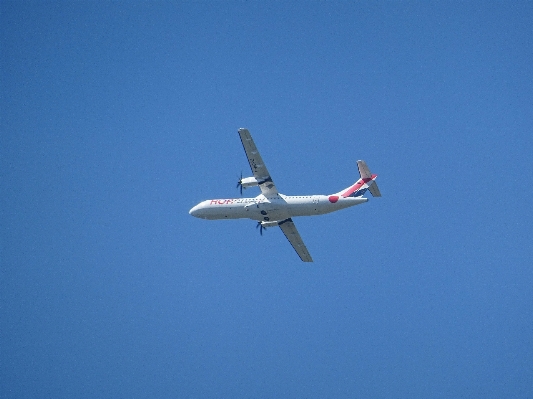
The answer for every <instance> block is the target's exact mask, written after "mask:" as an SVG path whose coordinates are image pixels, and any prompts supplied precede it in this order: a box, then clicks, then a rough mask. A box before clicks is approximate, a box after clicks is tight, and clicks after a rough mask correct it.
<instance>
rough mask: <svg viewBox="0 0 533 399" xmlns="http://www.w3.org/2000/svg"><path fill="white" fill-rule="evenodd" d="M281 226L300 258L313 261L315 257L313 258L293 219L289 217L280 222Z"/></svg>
mask: <svg viewBox="0 0 533 399" xmlns="http://www.w3.org/2000/svg"><path fill="white" fill-rule="evenodd" d="M279 227H280V228H281V231H283V234H285V237H287V240H289V242H290V243H291V245H292V247H293V248H294V250H295V251H296V253H297V254H298V256H299V257H300V259H301V260H303V261H304V262H312V261H313V258H311V255H310V254H309V251H308V250H307V247H306V246H305V244H304V242H303V240H302V237H300V233H298V230H297V229H296V225H295V224H294V222H293V221H292V219H291V218H288V219H285V220H284V221H282V222H280V223H279Z"/></svg>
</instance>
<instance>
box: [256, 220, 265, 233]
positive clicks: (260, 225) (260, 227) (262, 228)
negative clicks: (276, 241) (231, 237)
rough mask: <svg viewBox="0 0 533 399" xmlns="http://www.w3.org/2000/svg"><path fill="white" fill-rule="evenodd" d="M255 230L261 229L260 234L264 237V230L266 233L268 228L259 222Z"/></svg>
mask: <svg viewBox="0 0 533 399" xmlns="http://www.w3.org/2000/svg"><path fill="white" fill-rule="evenodd" d="M255 228H256V229H257V228H259V234H261V235H263V230H265V231H266V227H265V226H263V223H261V222H257V225H256V226H255Z"/></svg>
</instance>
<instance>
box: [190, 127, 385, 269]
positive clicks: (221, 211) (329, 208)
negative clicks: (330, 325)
mask: <svg viewBox="0 0 533 399" xmlns="http://www.w3.org/2000/svg"><path fill="white" fill-rule="evenodd" d="M239 136H240V138H241V142H242V145H243V147H244V152H245V153H246V156H247V157H248V162H249V163H250V168H251V169H252V173H253V176H252V177H246V178H243V177H242V175H241V178H240V179H239V181H238V183H237V187H238V188H240V191H241V195H242V189H243V188H245V189H246V188H249V187H254V186H259V188H260V189H261V194H259V195H258V196H257V197H255V198H230V199H212V200H207V201H203V202H200V203H199V204H198V205H196V206H195V207H193V208H192V209H191V210H190V211H189V214H191V215H192V216H195V217H197V218H202V219H209V220H215V219H243V218H248V219H252V220H256V221H257V226H256V227H258V228H259V232H260V233H261V235H262V234H263V230H264V229H265V228H267V227H273V226H279V227H280V228H281V231H283V234H285V237H287V239H288V240H289V242H290V243H291V245H292V246H293V248H294V249H295V250H296V253H297V254H298V256H300V259H301V260H302V261H304V262H312V261H313V259H312V258H311V255H310V254H309V251H308V250H307V248H306V246H305V244H304V242H303V240H302V238H301V237H300V234H299V233H298V230H297V229H296V225H295V224H294V222H293V220H292V218H293V217H296V216H315V215H322V214H325V213H330V212H334V211H338V210H341V209H344V208H348V207H350V206H354V205H359V204H362V203H364V202H367V201H368V198H363V194H364V193H365V192H366V191H367V190H368V191H370V194H372V196H374V197H381V193H380V192H379V188H378V185H377V183H376V181H375V180H376V177H377V175H373V174H371V173H370V171H369V170H368V166H367V165H366V163H365V161H357V167H358V169H359V174H360V179H359V180H357V181H356V182H355V183H354V184H352V185H351V186H350V187H347V188H345V189H344V190H341V191H339V192H338V193H335V194H331V195H299V196H291V195H283V194H280V193H279V192H278V189H277V188H276V185H275V184H274V181H273V180H272V177H270V173H268V170H267V168H266V166H265V163H264V162H263V159H262V158H261V155H260V154H259V151H258V150H257V147H256V146H255V144H254V141H253V139H252V136H251V135H250V132H249V131H248V130H247V129H239Z"/></svg>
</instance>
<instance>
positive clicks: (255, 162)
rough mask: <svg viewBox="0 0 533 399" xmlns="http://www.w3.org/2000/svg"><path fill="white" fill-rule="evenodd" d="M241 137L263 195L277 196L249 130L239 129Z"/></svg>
mask: <svg viewBox="0 0 533 399" xmlns="http://www.w3.org/2000/svg"><path fill="white" fill-rule="evenodd" d="M239 136H240V137H241V142H242V146H243V147H244V151H245V152H246V157H247V158H248V162H249V163H250V168H251V169H252V173H253V174H254V177H255V179H256V180H257V183H258V185H259V188H260V189H261V193H262V194H263V195H264V196H270V195H276V194H277V193H278V190H277V188H276V186H275V185H274V182H273V181H272V178H271V177H270V173H268V170H267V168H266V166H265V164H264V162H263V159H262V158H261V154H259V151H258V150H257V147H256V146H255V143H254V140H253V139H252V136H251V135H250V132H249V131H248V129H239Z"/></svg>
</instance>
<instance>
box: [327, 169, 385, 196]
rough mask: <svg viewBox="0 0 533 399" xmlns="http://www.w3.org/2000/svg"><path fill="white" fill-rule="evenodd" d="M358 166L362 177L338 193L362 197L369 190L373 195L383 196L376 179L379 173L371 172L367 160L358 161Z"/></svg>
mask: <svg viewBox="0 0 533 399" xmlns="http://www.w3.org/2000/svg"><path fill="white" fill-rule="evenodd" d="M357 168H358V169H359V175H360V176H361V178H360V179H359V180H357V182H355V184H353V185H351V186H350V187H348V188H345V189H344V190H342V191H340V192H338V193H337V195H339V196H342V197H360V196H362V195H363V194H364V193H365V192H366V190H368V191H370V194H372V196H373V197H381V193H380V192H379V188H378V184H377V183H376V181H375V180H376V177H378V175H373V174H372V173H370V170H369V169H368V166H367V164H366V162H365V161H357Z"/></svg>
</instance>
